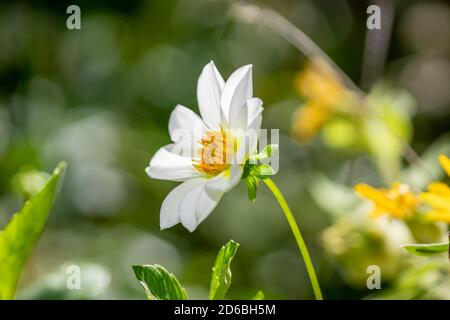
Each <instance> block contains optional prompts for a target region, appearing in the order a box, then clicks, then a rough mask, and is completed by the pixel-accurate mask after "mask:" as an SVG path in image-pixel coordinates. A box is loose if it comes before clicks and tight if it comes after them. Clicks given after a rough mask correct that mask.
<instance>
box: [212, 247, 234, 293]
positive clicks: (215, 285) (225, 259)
mask: <svg viewBox="0 0 450 320" xmlns="http://www.w3.org/2000/svg"><path fill="white" fill-rule="evenodd" d="M238 247H239V244H238V243H236V242H234V241H233V240H230V241H228V243H227V244H226V245H224V246H222V248H221V249H220V251H219V254H218V255H217V258H216V262H215V264H214V267H213V272H212V277H211V288H210V292H209V299H210V300H222V299H224V297H225V294H226V293H227V291H228V288H229V287H230V284H231V269H230V264H231V260H233V258H234V255H235V254H236V251H237V249H238Z"/></svg>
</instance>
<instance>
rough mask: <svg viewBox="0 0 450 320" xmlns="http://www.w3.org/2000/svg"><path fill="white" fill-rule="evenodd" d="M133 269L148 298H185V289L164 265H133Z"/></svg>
mask: <svg viewBox="0 0 450 320" xmlns="http://www.w3.org/2000/svg"><path fill="white" fill-rule="evenodd" d="M133 271H134V274H135V275H136V278H137V279H138V281H139V282H140V283H141V285H142V286H143V287H144V290H145V292H146V294H147V298H148V299H149V300H187V293H186V290H185V289H184V288H183V287H182V286H181V284H180V282H179V281H178V280H177V278H176V277H175V276H174V275H173V274H172V273H170V272H169V271H167V270H166V269H165V268H164V267H162V266H160V265H157V264H154V265H142V266H133Z"/></svg>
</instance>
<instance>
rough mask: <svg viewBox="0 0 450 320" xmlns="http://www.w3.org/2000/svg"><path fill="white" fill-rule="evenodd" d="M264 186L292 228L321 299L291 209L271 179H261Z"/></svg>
mask: <svg viewBox="0 0 450 320" xmlns="http://www.w3.org/2000/svg"><path fill="white" fill-rule="evenodd" d="M263 181H264V183H265V184H266V186H267V187H268V188H269V189H270V191H272V193H273V195H274V196H275V198H276V199H277V201H278V203H279V204H280V207H281V209H282V210H283V213H284V215H285V216H286V219H287V221H288V223H289V226H290V227H291V229H292V233H293V234H294V237H295V240H296V241H297V244H298V248H299V249H300V253H301V255H302V257H303V260H304V261H305V265H306V270H307V271H308V275H309V279H310V280H311V285H312V287H313V290H314V295H315V297H316V300H323V297H322V292H321V291H320V285H319V281H318V280H317V276H316V272H315V270H314V266H313V264H312V261H311V257H310V256H309V252H308V248H307V247H306V244H305V241H304V240H303V237H302V234H301V233H300V229H299V228H298V225H297V223H296V222H295V218H294V216H293V214H292V211H291V209H289V206H288V204H287V202H286V200H285V199H284V197H283V194H282V193H281V191H280V189H278V187H277V186H276V185H275V183H273V181H272V180H271V179H264V180H263Z"/></svg>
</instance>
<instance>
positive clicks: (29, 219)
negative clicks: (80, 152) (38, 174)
mask: <svg viewBox="0 0 450 320" xmlns="http://www.w3.org/2000/svg"><path fill="white" fill-rule="evenodd" d="M65 169H66V164H65V163H60V164H59V165H58V167H57V168H56V169H55V171H53V174H52V176H51V177H50V178H49V179H48V180H47V181H46V182H45V184H44V185H43V186H42V188H41V189H40V190H39V191H38V192H37V193H36V194H35V195H34V196H32V197H31V199H30V200H28V201H27V202H26V203H25V204H24V206H23V208H22V209H21V210H20V211H19V212H18V213H16V214H14V215H13V216H12V218H11V221H10V222H9V223H8V225H7V226H6V227H5V228H4V229H3V230H1V231H0V262H1V263H0V274H1V278H0V299H12V298H14V295H15V291H16V287H17V283H18V282H19V278H20V274H21V272H22V268H23V266H24V264H25V262H26V261H27V258H28V256H29V255H30V253H31V251H32V250H33V248H34V246H35V244H36V242H37V240H38V239H39V236H40V235H41V233H42V231H43V230H44V227H45V224H46V222H47V218H48V215H49V214H50V211H51V209H52V206H53V202H54V200H55V197H56V192H57V190H58V185H59V182H60V180H61V179H62V176H63V175H64V171H65Z"/></svg>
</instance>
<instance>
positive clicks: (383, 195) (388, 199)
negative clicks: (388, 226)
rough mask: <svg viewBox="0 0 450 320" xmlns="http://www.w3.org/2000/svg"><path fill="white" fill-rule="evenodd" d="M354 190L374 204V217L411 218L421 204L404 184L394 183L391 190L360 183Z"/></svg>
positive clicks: (372, 213) (372, 214)
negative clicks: (385, 215)
mask: <svg viewBox="0 0 450 320" xmlns="http://www.w3.org/2000/svg"><path fill="white" fill-rule="evenodd" d="M354 189H355V191H356V192H357V193H359V194H360V195H361V196H363V197H364V198H366V199H368V200H370V201H371V202H372V203H373V209H372V212H371V216H372V217H378V216H380V215H384V214H387V215H390V216H392V217H394V218H398V219H404V218H410V217H412V216H413V215H414V213H415V212H416V211H417V208H418V206H419V204H420V200H419V197H418V196H417V195H416V194H414V193H413V192H412V191H411V188H410V187H409V186H408V185H407V184H403V183H393V184H392V186H391V188H390V189H382V188H380V189H375V188H373V187H371V186H369V185H367V184H364V183H359V184H357V185H356V186H355V188H354Z"/></svg>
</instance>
